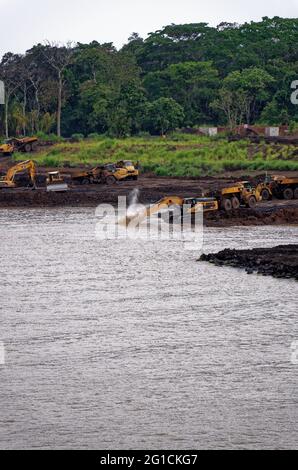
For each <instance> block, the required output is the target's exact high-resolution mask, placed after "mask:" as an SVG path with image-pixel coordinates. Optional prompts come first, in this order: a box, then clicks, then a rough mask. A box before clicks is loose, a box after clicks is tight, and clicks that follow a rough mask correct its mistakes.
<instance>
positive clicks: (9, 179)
mask: <svg viewBox="0 0 298 470" xmlns="http://www.w3.org/2000/svg"><path fill="white" fill-rule="evenodd" d="M23 171H27V172H28V175H29V178H30V183H31V185H32V187H33V188H35V177H36V166H35V163H34V162H33V161H32V160H26V161H24V162H21V163H17V164H16V165H14V166H12V167H11V168H9V170H8V171H7V173H6V175H5V176H1V177H0V188H15V187H16V183H15V176H16V175H17V174H18V173H22V172H23Z"/></svg>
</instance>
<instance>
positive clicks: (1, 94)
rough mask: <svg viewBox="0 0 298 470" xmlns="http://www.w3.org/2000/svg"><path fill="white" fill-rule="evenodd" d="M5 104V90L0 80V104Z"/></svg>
mask: <svg viewBox="0 0 298 470" xmlns="http://www.w3.org/2000/svg"><path fill="white" fill-rule="evenodd" d="M4 102H5V88H4V82H2V80H0V104H4Z"/></svg>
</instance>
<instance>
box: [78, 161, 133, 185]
mask: <svg viewBox="0 0 298 470" xmlns="http://www.w3.org/2000/svg"><path fill="white" fill-rule="evenodd" d="M138 175H139V170H138V169H137V168H136V167H135V166H134V165H133V164H132V162H131V161H128V160H122V161H120V162H118V163H106V164H104V165H100V166H97V167H95V168H92V169H90V170H83V171H77V172H75V173H73V174H72V180H73V181H76V182H77V183H79V184H92V183H95V184H100V183H101V184H115V183H117V182H118V181H125V180H137V179H138Z"/></svg>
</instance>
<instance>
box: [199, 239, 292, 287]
mask: <svg viewBox="0 0 298 470" xmlns="http://www.w3.org/2000/svg"><path fill="white" fill-rule="evenodd" d="M200 261H209V263H213V264H215V265H216V266H232V267H235V268H244V269H245V270H246V272H247V273H248V274H252V273H254V272H256V273H258V274H262V275H264V276H268V275H271V276H274V277H278V278H294V279H296V280H298V245H281V246H277V247H273V248H255V249H252V250H230V249H225V250H222V251H220V252H219V253H210V254H203V255H202V256H201V258H200Z"/></svg>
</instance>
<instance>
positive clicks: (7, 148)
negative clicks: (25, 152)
mask: <svg viewBox="0 0 298 470" xmlns="http://www.w3.org/2000/svg"><path fill="white" fill-rule="evenodd" d="M13 150H14V148H13V145H12V144H9V143H7V142H5V143H4V144H2V145H0V155H3V156H7V157H9V156H10V155H11V154H12V153H13Z"/></svg>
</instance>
